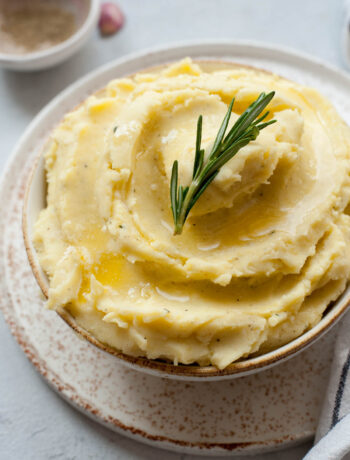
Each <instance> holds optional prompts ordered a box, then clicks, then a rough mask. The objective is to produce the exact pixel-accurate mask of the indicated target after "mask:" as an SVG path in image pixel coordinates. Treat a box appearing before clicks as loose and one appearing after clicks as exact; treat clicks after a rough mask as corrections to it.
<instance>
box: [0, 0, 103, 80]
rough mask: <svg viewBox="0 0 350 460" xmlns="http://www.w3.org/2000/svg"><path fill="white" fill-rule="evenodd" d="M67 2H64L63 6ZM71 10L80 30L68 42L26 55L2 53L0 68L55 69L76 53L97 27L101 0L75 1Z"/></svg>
mask: <svg viewBox="0 0 350 460" xmlns="http://www.w3.org/2000/svg"><path fill="white" fill-rule="evenodd" d="M65 3H67V2H62V6H63V7H64V4H65ZM68 3H69V10H70V11H71V12H72V13H73V14H74V15H75V18H76V21H77V23H78V29H77V30H76V32H75V33H74V34H73V35H71V36H70V37H69V38H68V39H67V40H64V41H63V42H62V43H59V44H58V45H54V46H51V47H50V48H46V49H44V50H41V51H33V52H28V53H24V54H9V53H0V67H3V68H6V69H11V70H19V71H33V70H42V69H46V68H49V67H53V66H54V65H56V64H59V63H60V62H62V61H64V60H66V59H68V58H69V57H70V56H72V55H73V54H74V53H76V52H77V51H78V50H79V49H80V48H81V47H82V46H83V45H84V44H85V43H86V41H87V40H88V38H89V37H90V35H91V33H92V32H93V30H94V29H95V27H96V24H97V22H98V19H99V14H100V0H74V1H71V2H68Z"/></svg>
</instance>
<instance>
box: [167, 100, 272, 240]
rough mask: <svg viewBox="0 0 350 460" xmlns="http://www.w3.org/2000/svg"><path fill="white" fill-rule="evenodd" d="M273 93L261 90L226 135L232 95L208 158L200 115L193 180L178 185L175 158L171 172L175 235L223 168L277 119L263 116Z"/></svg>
mask: <svg viewBox="0 0 350 460" xmlns="http://www.w3.org/2000/svg"><path fill="white" fill-rule="evenodd" d="M274 95H275V92H274V91H272V92H271V93H268V94H265V93H261V94H260V96H259V97H258V98H257V99H256V100H255V101H254V102H253V103H252V104H251V105H250V106H249V107H248V108H247V110H245V111H244V112H243V113H242V115H241V116H240V117H239V118H238V120H237V121H236V123H235V124H234V125H233V126H232V128H231V129H230V131H229V132H228V133H227V134H226V136H225V133H226V130H227V126H228V123H229V121H230V117H231V113H232V107H233V104H234V98H233V99H232V101H231V103H230V105H229V107H228V110H227V113H226V115H225V117H224V119H223V121H222V124H221V126H220V129H219V131H218V133H217V135H216V139H215V142H214V144H213V147H212V149H211V152H210V153H209V155H208V157H207V158H204V149H201V141H202V123H203V117H202V115H200V116H199V118H198V122H197V135H196V150H195V156H194V164H193V175H192V181H191V183H190V184H189V185H188V186H186V187H184V186H183V185H178V169H179V165H178V161H177V160H175V161H174V163H173V168H172V172H171V180H170V203H171V210H172V213H173V219H174V235H180V234H181V233H182V230H183V226H184V224H185V221H186V219H187V216H188V214H189V212H190V211H191V209H192V207H193V206H194V204H195V203H196V201H197V200H198V198H199V197H200V196H201V195H202V193H203V192H204V191H205V190H206V188H207V187H208V186H209V185H210V184H211V182H213V180H214V179H215V177H216V176H217V174H218V173H219V171H220V168H221V167H222V166H223V165H224V164H225V163H227V162H228V161H229V160H231V158H233V157H234V156H235V155H236V153H237V152H238V151H239V150H240V149H241V148H242V147H244V146H245V145H247V144H249V142H250V141H253V140H255V139H256V138H257V137H258V135H259V132H260V131H261V130H262V129H264V128H266V127H267V126H269V125H271V124H272V123H275V122H276V120H270V121H267V122H264V121H263V120H265V118H266V117H267V116H268V114H269V112H265V113H264V114H263V115H261V116H260V114H261V112H262V111H263V110H264V109H265V107H266V106H267V105H268V104H269V102H270V101H271V99H272V98H273V97H274Z"/></svg>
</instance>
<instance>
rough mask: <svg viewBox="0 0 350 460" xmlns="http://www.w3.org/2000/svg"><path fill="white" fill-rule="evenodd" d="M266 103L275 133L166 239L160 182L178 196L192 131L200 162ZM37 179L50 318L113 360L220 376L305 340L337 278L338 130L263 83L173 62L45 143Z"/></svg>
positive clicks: (101, 99)
mask: <svg viewBox="0 0 350 460" xmlns="http://www.w3.org/2000/svg"><path fill="white" fill-rule="evenodd" d="M271 90H274V91H276V95H275V97H274V99H273V100H272V102H271V103H270V105H269V107H268V108H269V110H270V111H271V112H272V116H273V117H274V118H275V119H276V120H277V123H275V124H273V125H271V126H269V127H267V128H266V129H264V130H263V131H262V132H261V133H260V135H259V136H258V138H257V139H256V141H254V142H251V143H250V144H249V145H247V146H246V147H244V148H243V149H242V150H240V151H239V153H238V154H237V156H236V157H234V158H233V159H232V160H230V161H229V162H228V163H227V164H226V165H225V166H224V167H223V168H222V169H221V171H220V173H219V175H218V176H217V177H216V179H215V180H214V182H213V183H212V184H211V185H210V187H209V188H208V189H207V190H206V192H205V193H204V195H203V196H202V197H201V198H200V199H199V201H198V202H197V203H196V205H195V206H194V208H193V209H192V211H191V213H190V215H189V218H188V220H187V222H186V224H185V226H184V230H183V233H182V235H180V236H173V221H172V215H171V210H170V198H169V182H170V175H171V168H172V164H173V162H174V160H175V159H178V160H179V167H180V170H179V175H180V182H181V183H182V184H186V183H188V182H189V181H190V179H191V172H192V168H193V159H194V148H195V135H196V123H197V119H198V116H199V115H200V114H202V115H203V140H202V144H203V146H204V147H205V148H206V149H207V151H208V150H209V149H210V148H211V146H212V143H213V141H214V138H215V136H216V133H217V131H218V128H219V126H220V123H221V121H222V119H223V116H224V115H225V113H226V110H227V106H228V103H229V102H230V100H231V98H232V97H233V96H235V98H236V101H235V104H234V107H233V114H232V120H231V123H234V121H235V120H236V119H237V118H238V116H239V115H240V114H241V113H242V112H243V111H244V110H245V109H246V108H247V107H248V105H249V104H250V103H252V102H253V101H254V100H255V99H256V98H257V97H258V95H259V94H260V93H261V92H262V91H265V92H269V91H271ZM46 170H47V182H48V193H47V207H46V209H44V210H43V211H42V212H41V214H40V217H39V219H38V221H37V223H36V226H35V237H34V243H35V247H36V250H37V252H38V254H39V258H40V263H41V265H42V267H43V269H44V270H45V272H46V273H47V274H48V277H49V279H50V290H49V300H48V306H49V308H53V309H58V308H61V307H62V306H63V307H64V308H66V310H68V311H69V312H70V313H71V314H72V315H73V316H74V317H75V319H76V321H77V322H78V324H80V325H81V326H82V327H83V328H85V329H86V330H88V331H89V332H90V333H91V334H92V335H93V336H95V337H96V338H97V339H98V340H100V341H101V342H103V343H105V344H107V345H110V346H112V347H115V348H116V349H118V350H121V351H123V352H124V353H126V354H129V355H133V356H147V357H148V358H165V359H168V360H171V361H173V362H174V363H186V364H187V363H193V362H197V363H199V364H200V365H208V364H213V365H215V366H217V367H218V368H224V367H225V366H227V365H228V364H230V363H232V362H233V361H235V360H237V359H240V358H244V357H247V356H249V355H252V354H258V353H262V352H265V351H267V350H270V349H273V348H276V347H279V346H280V345H283V344H285V343H287V342H289V341H291V340H292V339H294V338H295V337H297V336H299V335H300V334H302V333H303V332H304V331H306V330H307V329H310V328H311V327H312V326H314V325H315V324H316V323H317V322H319V321H320V319H321V317H322V314H323V312H324V311H325V309H326V307H327V306H328V305H329V303H330V302H331V301H333V300H335V299H337V297H339V295H340V294H341V293H342V292H343V291H344V289H345V287H346V283H347V281H348V279H349V277H350V249H349V248H350V244H349V240H350V217H349V207H350V206H349V199H350V181H349V173H350V130H349V128H348V127H347V126H346V125H345V124H344V123H343V121H342V120H341V119H340V117H339V115H338V114H337V113H336V111H335V109H334V108H333V107H332V106H331V105H330V103H329V102H328V101H327V100H326V99H324V98H323V97H322V96H321V95H320V94H319V93H318V92H316V91H315V90H312V89H310V88H306V87H303V86H300V85H298V84H296V83H293V82H291V81H287V80H285V79H283V78H280V77H278V76H276V75H272V74H268V73H266V72H263V71H259V70H256V69H252V68H243V67H237V66H233V65H232V66H226V67H225V66H222V65H220V64H216V66H215V65H213V64H212V65H209V64H204V63H203V64H200V65H198V64H196V63H193V62H191V61H190V60H189V59H186V60H183V61H181V62H179V63H176V64H173V65H171V66H169V67H167V68H165V69H162V70H155V71H153V72H152V71H151V72H150V73H140V74H137V75H135V76H134V77H130V78H124V79H118V80H114V81H111V82H110V83H109V84H108V86H107V87H106V88H105V89H104V90H103V91H102V92H100V93H99V94H98V95H95V96H91V97H89V98H88V99H87V100H86V101H85V102H84V103H83V104H82V105H81V106H79V107H78V108H77V109H75V110H74V111H73V112H71V113H69V114H68V115H66V116H65V118H64V120H63V121H62V122H61V123H60V125H59V126H58V127H57V128H56V129H55V131H54V132H53V135H52V139H51V142H50V145H49V148H48V149H47V151H46Z"/></svg>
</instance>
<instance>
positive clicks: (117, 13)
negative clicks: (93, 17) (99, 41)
mask: <svg viewBox="0 0 350 460" xmlns="http://www.w3.org/2000/svg"><path fill="white" fill-rule="evenodd" d="M124 22H125V17H124V14H123V12H122V11H121V9H120V8H119V7H118V6H117V5H116V4H115V3H111V2H106V3H102V5H101V15H100V19H99V22H98V27H99V29H100V33H101V35H105V36H106V35H113V34H115V33H116V32H118V30H120V29H121V28H122V27H123V25H124Z"/></svg>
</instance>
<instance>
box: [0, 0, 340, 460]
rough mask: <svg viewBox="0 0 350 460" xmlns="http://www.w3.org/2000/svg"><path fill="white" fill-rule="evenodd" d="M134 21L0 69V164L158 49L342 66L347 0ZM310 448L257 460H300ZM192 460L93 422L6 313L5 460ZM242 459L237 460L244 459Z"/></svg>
mask: <svg viewBox="0 0 350 460" xmlns="http://www.w3.org/2000/svg"><path fill="white" fill-rule="evenodd" d="M119 4H120V5H121V7H122V8H123V10H124V12H125V14H126V18H127V22H126V25H125V27H124V29H123V30H122V31H121V32H120V33H119V34H117V35H115V36H114V37H111V38H107V39H101V38H100V37H99V36H98V33H97V31H96V34H95V36H94V37H93V38H92V39H91V40H90V42H89V43H88V45H87V46H86V47H85V48H83V50H82V51H80V53H78V54H77V55H75V56H73V58H71V59H70V60H69V61H67V62H66V63H64V64H62V65H60V66H59V67H57V68H54V69H51V70H47V71H42V72H38V73H29V74H20V73H13V72H9V71H2V70H0V101H1V104H0V126H1V130H0V132H1V136H0V147H1V148H0V167H1V169H3V167H4V164H5V162H6V160H7V158H8V157H9V155H10V153H11V150H12V148H13V146H14V144H15V142H16V140H17V139H18V137H19V136H20V135H21V133H22V132H23V130H24V129H25V127H26V126H27V125H28V123H29V122H30V121H31V119H32V118H33V117H34V116H35V115H36V114H37V113H38V111H39V110H40V109H41V108H42V107H43V106H44V105H45V104H46V103H47V102H49V101H50V99H51V98H52V97H54V96H55V95H56V94H57V93H58V92H59V91H61V90H62V89H64V88H65V87H66V86H67V85H69V84H70V83H72V82H73V81H75V80H76V79H78V78H79V77H81V76H82V75H84V74H86V73H87V72H89V71H90V70H92V69H95V68H96V67H98V66H99V65H101V64H104V63H106V62H108V61H110V60H112V59H114V58H116V57H119V56H123V55H125V54H127V53H129V52H132V51H136V50H141V49H142V48H145V47H150V46H153V45H158V44H166V43H171V42H174V41H178V40H186V39H199V38H239V39H253V40H259V41H262V42H267V43H272V44H280V45H284V46H288V47H291V48H295V49H297V50H302V51H303V52H307V53H309V54H311V55H313V56H316V57H319V58H322V59H324V60H326V61H328V62H330V63H332V64H334V65H338V66H339V67H342V65H343V63H342V61H341V48H340V46H341V42H340V34H341V26H342V18H343V10H342V6H343V5H342V0H293V1H287V0H282V1H281V0H119ZM310 447H311V444H305V445H303V446H300V447H298V448H294V449H292V450H290V451H283V452H279V453H275V454H267V455H263V456H255V457H254V458H255V459H257V460H282V459H283V460H296V459H301V458H302V457H303V455H304V454H305V453H306V452H307V450H308V449H309V448H310ZM165 458H166V459H169V460H173V459H174V460H175V459H176V460H178V459H190V458H200V457H191V456H190V455H178V454H174V453H167V452H165V451H162V450H158V449H153V448H151V447H148V446H145V445H143V444H139V443H137V442H133V441H130V440H129V439H127V438H124V437H122V436H118V435H117V434H114V433H112V432H110V431H108V430H106V429H104V428H102V427H100V426H99V425H97V424H95V423H94V422H92V421H90V420H89V419H87V418H86V417H84V416H83V415H81V414H79V413H78V412H77V411H75V410H74V409H72V408H71V407H70V406H69V405H68V404H67V403H65V402H64V401H62V400H61V399H60V398H59V397H58V396H57V395H56V394H55V393H54V392H53V391H52V390H51V389H50V388H49V387H48V386H47V385H46V383H45V382H44V381H43V380H42V379H41V377H40V376H39V375H38V374H37V372H36V371H35V370H34V368H33V367H32V365H31V364H30V363H29V362H28V361H27V359H26V357H25V356H24V354H23V353H22V351H21V350H20V348H19V346H18V345H17V343H16V342H15V340H14V339H13V337H12V336H11V334H10V332H9V330H8V328H7V326H6V324H5V322H4V320H3V318H2V316H1V315H0V460H46V459H63V460H73V459H79V460H80V459H84V460H85V459H104V460H110V459H111V460H112V459H113V460H116V459H118V460H131V459H145V460H146V459H147V460H148V459H152V460H153V459H154V460H157V459H159V460H160V459H165ZM235 458H237V457H235Z"/></svg>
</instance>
